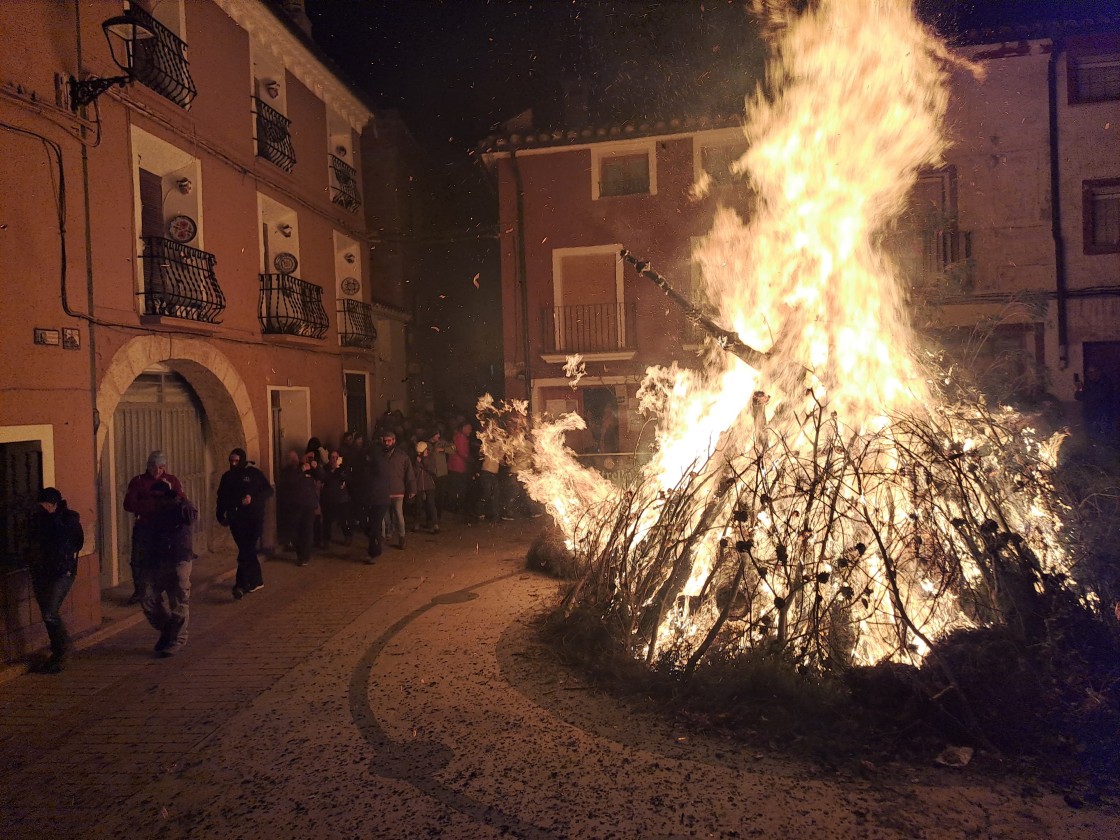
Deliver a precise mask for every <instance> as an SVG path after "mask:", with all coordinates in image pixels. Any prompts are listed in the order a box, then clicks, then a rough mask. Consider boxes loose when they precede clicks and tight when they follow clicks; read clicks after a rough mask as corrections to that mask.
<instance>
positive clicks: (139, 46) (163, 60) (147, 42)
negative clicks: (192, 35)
mask: <svg viewBox="0 0 1120 840" xmlns="http://www.w3.org/2000/svg"><path fill="white" fill-rule="evenodd" d="M128 14H129V15H131V16H132V17H133V18H134V19H136V21H137V22H138V23H141V24H143V25H144V27H145V28H146V30H147V32H150V33H152V34H151V35H150V36H146V37H142V38H141V37H134V38H133V40H132V41H131V42H130V43H129V53H130V55H131V64H132V71H133V73H134V74H135V75H136V78H137V80H138V81H140V82H141V83H143V84H144V85H146V86H147V87H150V88H151V89H152V90H154V91H155V92H156V93H158V94H160V95H161V96H163V97H166V98H167V99H170V100H171V101H172V102H174V103H175V104H176V105H178V106H179V107H181V108H190V106H191V102H192V100H194V97H195V94H196V93H197V91H196V89H195V86H194V80H193V79H191V71H190V63H189V62H188V61H187V45H186V43H185V42H184V41H183V40H182V38H183V35H182V32H183V8H182V6H181V4H180V2H179V1H178V0H171V2H144V3H137V2H134V3H130V4H129V7H128Z"/></svg>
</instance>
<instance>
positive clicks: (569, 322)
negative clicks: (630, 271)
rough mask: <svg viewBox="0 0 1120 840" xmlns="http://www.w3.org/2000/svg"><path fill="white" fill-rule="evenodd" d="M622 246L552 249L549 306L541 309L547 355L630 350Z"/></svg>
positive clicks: (630, 328)
mask: <svg viewBox="0 0 1120 840" xmlns="http://www.w3.org/2000/svg"><path fill="white" fill-rule="evenodd" d="M621 247H622V246H620V245H595V246H591V247H587V248H558V249H556V250H555V251H553V252H552V280H553V301H554V303H555V305H554V306H552V307H547V308H546V309H545V311H544V313H543V323H544V324H545V335H544V342H545V348H546V351H545V352H546V353H617V352H619V351H628V350H632V349H633V347H632V344H633V337H634V324H633V317H634V311H633V304H631V305H630V306H627V305H626V304H625V303H624V302H623V293H622V290H623V275H622V261H621V260H620V259H619V256H618V252H619V250H620V248H621Z"/></svg>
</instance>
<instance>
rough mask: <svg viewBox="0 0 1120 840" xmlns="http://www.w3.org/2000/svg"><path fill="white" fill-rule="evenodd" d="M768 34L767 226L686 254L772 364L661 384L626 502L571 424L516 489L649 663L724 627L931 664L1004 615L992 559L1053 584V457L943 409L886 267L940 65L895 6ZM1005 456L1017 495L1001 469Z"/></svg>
mask: <svg viewBox="0 0 1120 840" xmlns="http://www.w3.org/2000/svg"><path fill="white" fill-rule="evenodd" d="M771 23H772V24H773V25H775V31H776V33H777V36H776V37H777V41H776V49H775V55H774V60H773V62H772V64H771V66H770V67H769V81H770V87H771V91H772V93H771V94H770V95H764V94H763V93H761V92H760V93H759V94H758V95H756V96H755V97H754V98H753V100H752V101H751V102H749V103H748V119H747V123H746V127H745V132H746V136H747V139H748V151H747V152H746V153H745V154H744V156H743V158H742V159H741V160H740V161H739V162H738V164H737V166H736V169H737V171H738V172H740V173H741V174H742V175H744V176H745V177H746V178H748V179H749V182H750V184H751V185H752V187H753V188H754V191H755V193H756V195H757V203H756V207H755V210H754V212H753V214H752V215H751V217H750V219H748V220H745V221H744V220H743V219H741V218H739V217H738V216H737V215H736V214H735V213H734V212H733V211H731V210H729V209H721V210H719V211H718V212H717V214H716V217H715V221H714V225H713V227H712V230H711V232H710V234H709V235H708V237H707V238H706V240H705V241H704V243H703V245H702V246H701V247H700V248H699V251H698V253H697V255H696V256H697V259H698V260H699V263H700V265H701V268H702V276H703V282H704V284H705V286H706V291H707V295H706V296H707V298H708V300H710V301H713V302H715V303H716V305H717V307H718V313H719V314H718V317H717V319H716V320H717V321H719V322H720V323H721V324H724V325H726V326H728V327H730V328H731V329H733V330H735V331H736V332H737V333H738V334H739V336H741V337H742V338H743V340H744V341H745V342H746V343H747V344H748V345H750V346H751V347H753V348H755V349H757V350H760V351H762V352H764V353H766V354H767V356H766V360H765V361H764V362H762V363H760V364H759V365H758V367H757V368H755V367H752V366H750V365H747V364H745V363H744V362H743V361H742V360H740V359H739V358H737V357H733V356H730V355H728V354H721V353H719V352H718V351H716V350H714V348H713V352H711V353H710V354H709V355H708V357H707V361H708V363H707V366H706V367H705V368H704V370H702V371H699V372H697V371H689V370H684V369H679V368H677V367H676V366H673V367H670V368H651V369H650V371H649V372H648V374H647V377H646V380H645V382H644V383H643V385H642V388H641V389H640V391H639V397H640V398H641V400H642V407H643V409H644V410H646V411H648V412H650V413H651V414H652V415H653V416H655V417H656V419H657V440H656V446H655V451H654V454H653V457H652V459H651V461H650V462H649V464H648V465H646V466H645V467H644V469H643V471H642V474H641V476H640V478H639V480H638V481H636V482H634V483H633V484H632V485H631V486H629V487H627V488H626V489H625V490H620V489H618V488H616V487H614V486H613V485H611V484H609V483H608V482H607V481H606V480H604V479H603V478H601V477H600V476H599V475H598V474H597V473H595V472H593V471H590V470H587V469H584V468H583V467H582V466H580V464H579V463H578V461H576V459H575V458H574V457H573V455H572V453H570V452H569V451H567V450H566V449H565V448H564V445H563V431H564V430H566V429H568V428H573V427H578V426H579V425H581V423H582V421H580V420H579V418H576V417H568V418H564V419H562V421H561V422H560V423H559V424H558V425H548V424H543V423H542V424H538V426H537V428H536V429H535V430H534V432H533V435H534V452H535V454H534V466H533V468H532V469H528V470H523V471H521V472H520V473H519V475H520V477H521V479H522V480H523V481H524V483H525V484H526V486H527V488H528V489H529V492H530V493H531V495H533V496H534V498H536V499H538V500H539V501H541V502H542V503H544V504H545V505H547V506H548V508H549V510H550V512H551V513H552V514H553V517H554V519H555V520H556V521H557V523H558V525H559V526H560V527H561V528H562V529H563V531H564V533H565V535H566V536H567V538H568V540H569V545H570V546H571V547H572V548H573V550H575V551H576V552H577V554H580V555H581V556H584V557H586V558H587V559H588V561H589V563H590V564H591V565H592V566H594V565H595V564H596V563H598V564H599V565H600V566H601V567H602V571H601V572H600V575H601V576H605V577H609V578H610V579H609V580H606V581H604V582H603V586H604V591H605V592H609V593H612V594H610V596H609V598H608V600H610V601H612V603H611V605H610V607H609V608H610V609H618V610H620V611H621V612H623V613H625V615H624V616H623V619H622V620H623V621H624V622H627V623H628V626H629V627H630V628H631V632H632V636H633V638H634V640H635V642H634V644H635V648H636V649H637V650H638V651H639V652H640V653H642V654H644V655H645V656H647V657H648V658H651V659H652V658H653V657H655V656H657V655H659V653H660V651H661V650H669V649H672V650H677V651H679V652H680V655H681V656H689V655H690V654H691V652H692V651H695V650H696V649H697V648H698V647H702V645H703V644H704V643H705V641H704V640H707V641H708V642H710V641H711V639H712V638H714V637H715V635H716V634H717V633H718V632H721V631H725V630H726V628H727V626H728V625H729V624H734V623H736V622H737V626H738V628H739V629H738V632H739V633H740V634H741V637H742V643H743V644H744V645H749V644H753V643H761V642H764V641H766V640H768V639H770V640H773V639H774V638H777V639H779V640H780V641H782V642H783V643H786V644H788V645H790V646H792V647H794V648H796V650H797V651H798V654H797V655H798V657H799V658H801V659H803V660H814V661H817V662H819V661H821V660H822V659H827V658H830V657H835V656H837V655H840V656H842V657H843V658H845V659H848V660H852V661H858V662H874V661H877V660H878V659H881V658H883V657H895V658H906V657H920V656H921V655H922V654H923V653H924V651H925V650H926V649H927V648H928V644H929V642H930V640H931V639H933V638H935V637H936V636H938V635H939V634H942V633H944V632H946V631H948V630H951V629H953V628H955V627H962V626H969V625H971V624H974V623H978V622H983V621H986V620H989V619H990V618H991V615H990V613H989V612H986V611H985V609H986V608H985V607H984V606H983V605H982V604H987V605H988V606H992V605H995V608H998V607H1000V606H1001V605H1004V606H1005V605H1006V602H1005V601H1000V596H999V595H998V593H997V590H1003V589H1006V588H1007V583H1006V580H1004V579H1003V578H1000V574H1002V573H1001V572H998V571H997V572H993V570H992V569H990V568H988V567H987V566H986V565H985V563H984V562H983V560H982V558H983V557H985V556H988V555H992V556H995V555H998V554H999V552H1005V553H1006V552H1010V553H1011V554H1014V556H1015V557H1016V558H1018V561H1019V562H1021V563H1022V564H1023V565H1024V566H1025V567H1026V568H1028V569H1035V567H1036V566H1045V567H1046V568H1048V569H1050V568H1060V567H1062V566H1063V563H1064V556H1063V553H1062V550H1061V547H1060V544H1059V539H1058V532H1059V530H1060V519H1059V517H1058V516H1057V515H1056V513H1055V512H1054V511H1055V503H1054V501H1053V499H1052V497H1051V495H1050V494H1048V492H1047V490H1048V476H1047V472H1046V470H1047V468H1048V461H1047V459H1048V458H1052V457H1053V453H1054V451H1055V447H1056V445H1057V442H1056V441H1051V442H1050V443H1049V444H1044V443H1040V442H1038V441H1037V440H1035V439H1034V437H1033V432H1032V431H1031V430H1030V429H1027V428H1024V424H1023V423H1021V422H1019V420H1018V418H1016V417H1014V416H1012V415H1010V414H1007V413H996V414H992V413H989V412H987V410H986V409H985V408H984V407H983V406H982V405H979V404H968V403H965V404H951V403H949V402H947V401H946V399H945V398H943V397H942V394H941V388H940V386H939V385H938V383H936V382H934V381H933V380H932V379H931V375H930V373H929V369H928V368H927V367H926V366H925V365H924V364H923V362H922V361H921V360H920V359H919V357H918V356H917V354H916V349H915V348H916V346H917V345H916V342H915V340H914V337H913V336H912V334H911V331H910V327H909V324H908V322H907V318H906V311H905V306H904V303H905V300H904V298H905V295H904V292H903V287H902V284H901V282H900V278H898V277H896V273H895V268H894V267H893V265H892V263H891V262H890V260H889V259H888V258H887V257H886V256H885V255H884V253H883V252H882V250H881V249H880V247H879V238H880V237H881V235H882V232H883V230H884V228H885V227H886V226H887V225H888V224H889V223H890V222H891V221H892V219H894V218H895V217H897V216H898V215H899V214H900V213H901V212H902V211H903V209H904V208H905V204H906V200H907V196H908V193H909V191H910V189H911V187H912V186H913V184H914V182H915V180H916V178H917V174H918V172H919V170H921V169H922V168H923V167H928V166H931V165H934V164H937V163H938V162H939V161H940V159H941V155H942V153H943V151H944V149H945V145H946V141H945V139H944V136H943V134H942V131H941V125H942V121H943V118H944V115H945V111H946V107H947V104H948V88H947V78H946V76H947V73H946V68H947V66H948V64H949V63H950V62H951V61H953V59H952V58H951V57H950V56H949V54H948V53H947V52H946V50H945V49H944V48H943V46H942V45H941V44H940V43H939V42H938V41H937V40H936V39H935V38H934V37H933V36H932V35H931V34H930V33H929V32H928V31H927V30H926V29H924V28H923V27H922V26H921V25H920V24H919V23H918V22H917V21H916V20H915V19H914V17H913V15H912V12H911V9H910V4H909V3H908V2H906V0H820V2H818V3H815V4H812V7H811V8H810V10H809V11H807V12H805V13H803V14H800V15H793V14H792V13H790V14H787V15H784V16H782V15H774V16H773V17H772V19H771ZM491 431H492V430H491ZM1047 447H1049V448H1047ZM1012 451H1014V452H1017V453H1019V454H1020V455H1021V463H1020V464H1018V465H1017V466H1016V470H1018V474H1017V475H1016V474H1012V473H1010V472H1007V471H1006V470H1005V468H1004V467H1003V466H1002V465H1000V464H999V462H998V461H997V460H996V459H997V458H998V457H1000V455H1001V453H1002V454H1003V455H1004V456H1005V457H1011V456H1010V455H1009V454H1008V453H1011V452H1012ZM1024 475H1029V476H1030V481H1024V479H1023V476H1024ZM1008 534H1012V535H1014V536H1013V537H1008V536H1007V535H1008ZM1001 540H1002V542H1001ZM993 552H994V554H993ZM977 558H981V559H977ZM594 573H595V572H594V569H593V570H592V574H594ZM618 593H627V596H626V597H623V596H621V595H619V594H618ZM994 593H996V594H994ZM627 597H628V598H629V601H630V602H629V603H628V604H627V605H626V606H625V607H619V606H618V605H617V603H614V602H618V601H623V600H626V598H627ZM842 625H846V626H847V627H848V628H849V629H848V630H843V629H842V627H841V626H842ZM799 628H800V629H799ZM805 628H810V629H805ZM811 628H817V630H813V629H811ZM820 628H823V629H820ZM838 647H840V648H843V651H842V652H841V653H839V654H838V653H837V648H838ZM826 648H828V650H827V651H826V650H825V649H826Z"/></svg>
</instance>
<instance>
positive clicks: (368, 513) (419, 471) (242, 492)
mask: <svg viewBox="0 0 1120 840" xmlns="http://www.w3.org/2000/svg"><path fill="white" fill-rule="evenodd" d="M483 450H484V447H483V446H482V441H481V440H480V439H479V437H478V435H477V434H476V432H475V427H474V421H473V418H468V417H466V416H464V415H456V416H452V417H450V418H447V419H446V420H437V419H436V418H435V417H434V415H431V414H425V415H422V416H420V417H418V418H416V419H415V420H414V421H410V420H408V419H406V418H405V417H404V415H403V414H402V413H401V412H399V411H393V412H386V413H385V414H383V415H382V416H381V417H380V418H378V420H377V422H376V425H375V432H374V434H373V435H372V436H371V437H370V438H368V439H367V438H366V436H365V435H364V434H363V433H361V432H346V433H344V434H343V435H342V436H341V438H340V439H339V440H338V442H337V445H336V446H334V447H327V446H325V445H324V442H323V441H322V440H321V439H320V438H317V437H313V438H311V439H310V440H309V441H308V442H307V446H306V447H305V449H304V451H303V452H299V451H298V450H290V451H289V452H288V453H287V455H286V458H285V462H284V464H283V466H282V467H281V468H280V469H279V471H278V473H277V479H276V487H275V490H274V488H273V486H272V484H271V483H270V482H269V480H268V478H267V477H266V476H265V475H264V473H262V472H261V471H260V470H259V469H257V467H256V466H255V465H254V464H253V463H252V462H251V461H250V460H249V459H248V456H247V454H246V452H245V450H244V449H241V448H236V449H233V450H232V451H231V452H230V453H229V469H228V470H227V471H226V472H225V473H224V474H223V475H222V478H221V481H220V483H219V485H218V492H217V500H216V501H217V504H216V509H215V517H216V519H217V521H218V523H219V524H220V525H222V526H224V527H227V528H229V530H230V534H231V536H232V537H233V541H234V543H235V544H236V546H237V573H236V578H235V582H234V586H233V597H234V598H235V599H238V600H239V599H241V598H243V597H245V596H246V595H248V594H250V593H253V592H257V591H258V590H260V589H261V588H262V587H263V586H264V577H263V574H262V571H261V564H260V558H259V556H258V552H259V551H260V549H261V542H262V540H261V537H262V534H263V531H264V524H265V515H266V511H267V504H268V501H269V499H271V498H273V496H275V498H276V521H277V531H278V534H277V536H278V542H279V545H280V546H281V548H289V549H291V550H293V551H294V552H295V556H296V562H297V564H298V565H300V566H303V565H306V564H307V563H309V562H310V561H311V558H312V555H313V553H314V551H315V550H316V549H317V548H318V549H325V548H326V547H327V546H329V545H330V544H331V543H332V542H336V541H337V542H340V543H342V544H343V545H350V544H351V543H352V542H353V539H354V535H355V534H359V535H362V536H364V537H365V539H366V541H367V545H366V555H367V562H369V563H373V562H374V561H375V559H376V558H377V557H378V556H380V555H381V553H382V549H383V547H384V546H385V545H391V546H394V547H395V548H398V549H404V547H405V539H406V534H407V533H409V532H416V531H420V530H423V531H426V532H428V533H430V534H438V533H439V532H440V524H441V522H444V521H446V520H447V519H448V518H449V517H454V518H455V519H456V520H457V521H459V522H463V523H466V524H475V523H477V522H479V521H489V522H497V521H499V520H512V519H516V518H519V517H529V518H535V517H537V516H540V515H541V508H540V506H539V505H538V504H537V503H536V502H533V501H532V500H531V499H530V498H529V497H528V496H527V495H526V494H525V492H524V489H523V487H522V486H521V483H520V482H519V481H518V479H517V476H516V472H517V470H518V468H519V464H518V462H517V459H512V460H513V463H507V462H508V461H510V460H511V459H509V458H505V459H503V460H501V461H500V460H499V459H498V458H497V457H494V456H493V455H492V454H487V453H484V451H483ZM521 466H522V467H523V466H524V465H521ZM124 509H125V510H126V511H127V512H129V513H131V514H133V516H134V520H133V528H132V553H131V557H130V560H129V563H130V566H131V570H132V580H133V586H134V592H133V594H132V597H131V599H130V601H131V602H133V603H139V604H140V607H141V609H142V610H143V612H144V615H145V617H146V618H147V620H148V622H149V623H150V624H151V625H152V627H153V628H155V629H156V630H157V631H158V633H159V637H158V639H157V641H156V644H155V652H156V653H157V654H159V655H161V656H173V655H174V654H175V653H177V652H178V651H179V650H181V649H182V647H183V646H184V645H185V644H186V641H187V629H188V624H189V619H190V592H191V571H192V566H193V561H194V559H195V554H194V550H193V542H192V540H193V526H194V523H195V522H196V521H197V518H198V511H197V510H196V508H195V506H194V505H193V504H192V503H191V501H190V499H188V498H187V496H186V494H185V493H184V491H183V487H182V483H181V482H180V481H179V479H178V478H176V477H175V475H173V474H172V473H171V472H170V471H169V470H168V465H167V456H166V455H165V454H164V453H163V452H161V451H158V450H157V451H154V452H152V453H151V454H150V455H149V456H148V460H147V464H146V466H145V470H144V472H142V473H140V474H139V475H137V476H135V477H134V478H133V479H132V480H131V481H130V482H129V484H128V489H127V491H126V493H125V498H124ZM29 533H30V537H31V563H30V571H31V578H32V583H33V585H34V589H35V595H36V599H37V600H38V602H39V607H40V612H41V614H42V617H43V622H44V624H45V625H46V628H47V633H48V636H49V639H50V644H51V656H50V658H49V659H48V660H46V662H45V663H43V664H42V666H41V668H40V670H43V671H45V672H48V673H57V672H58V671H59V670H61V668H62V663H63V661H64V660H65V657H66V654H67V652H68V649H69V637H68V636H67V632H66V627H65V625H64V624H63V622H62V619H61V616H60V608H61V605H62V602H63V600H64V599H65V598H66V595H67V593H68V592H69V590H70V587H71V586H72V584H73V582H74V578H75V576H76V575H77V566H78V563H77V555H78V552H79V551H80V550H81V547H82V544H83V539H84V537H83V531H82V526H81V522H80V519H79V517H78V515H77V513H76V512H74V511H72V510H70V509H69V507H68V506H67V504H66V501H65V499H63V497H62V494H61V493H60V492H59V491H58V490H57V489H55V488H53V487H48V488H45V489H44V490H43V491H42V492H41V493H40V494H39V497H38V499H37V504H36V507H35V508H34V511H33V514H32V517H31V519H30V521H29Z"/></svg>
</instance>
